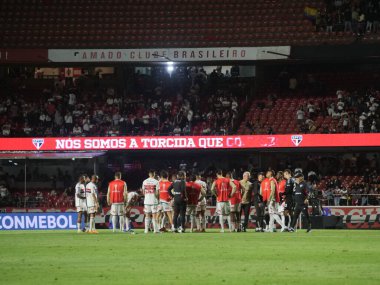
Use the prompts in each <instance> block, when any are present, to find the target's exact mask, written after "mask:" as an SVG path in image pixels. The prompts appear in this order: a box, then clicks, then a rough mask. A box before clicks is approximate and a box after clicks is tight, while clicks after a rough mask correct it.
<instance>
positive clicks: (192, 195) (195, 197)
mask: <svg viewBox="0 0 380 285" xmlns="http://www.w3.org/2000/svg"><path fill="white" fill-rule="evenodd" d="M196 180H197V177H196V176H195V175H191V177H190V181H189V182H186V195H187V211H186V215H189V216H190V232H193V230H194V225H195V216H196V210H197V205H198V203H199V202H200V201H202V199H203V197H204V196H205V195H206V192H205V190H204V189H203V187H202V185H200V184H198V183H195V181H196Z"/></svg>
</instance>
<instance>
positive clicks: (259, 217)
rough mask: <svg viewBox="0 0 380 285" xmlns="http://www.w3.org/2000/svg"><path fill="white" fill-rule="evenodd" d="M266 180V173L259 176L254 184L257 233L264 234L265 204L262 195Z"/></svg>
mask: <svg viewBox="0 0 380 285" xmlns="http://www.w3.org/2000/svg"><path fill="white" fill-rule="evenodd" d="M263 179H264V173H263V172H259V173H258V174H257V180H255V181H253V182H252V194H253V205H254V206H255V211H256V232H264V227H265V226H264V209H265V207H264V203H263V197H262V196H261V195H260V187H261V182H262V181H263Z"/></svg>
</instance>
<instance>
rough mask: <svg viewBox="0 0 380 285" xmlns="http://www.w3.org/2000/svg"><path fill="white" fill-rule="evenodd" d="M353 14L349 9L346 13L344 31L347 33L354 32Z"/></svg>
mask: <svg viewBox="0 0 380 285" xmlns="http://www.w3.org/2000/svg"><path fill="white" fill-rule="evenodd" d="M351 20H352V14H351V10H350V9H349V8H348V7H347V8H346V10H345V11H344V31H345V32H352V24H351Z"/></svg>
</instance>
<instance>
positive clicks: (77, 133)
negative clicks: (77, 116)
mask: <svg viewBox="0 0 380 285" xmlns="http://www.w3.org/2000/svg"><path fill="white" fill-rule="evenodd" d="M72 134H73V135H74V136H81V135H82V128H81V127H80V126H79V125H78V124H75V126H74V128H73V132H72Z"/></svg>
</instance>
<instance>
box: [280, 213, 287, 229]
mask: <svg viewBox="0 0 380 285" xmlns="http://www.w3.org/2000/svg"><path fill="white" fill-rule="evenodd" d="M281 222H282V223H283V224H284V227H286V226H285V225H286V224H285V215H281Z"/></svg>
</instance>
